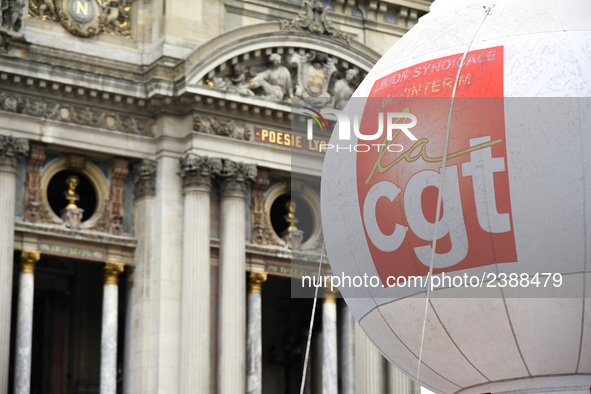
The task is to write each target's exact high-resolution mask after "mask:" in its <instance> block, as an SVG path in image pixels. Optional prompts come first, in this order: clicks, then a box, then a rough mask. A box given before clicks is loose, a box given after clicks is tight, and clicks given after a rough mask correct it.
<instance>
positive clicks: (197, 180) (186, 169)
mask: <svg viewBox="0 0 591 394" xmlns="http://www.w3.org/2000/svg"><path fill="white" fill-rule="evenodd" d="M179 162H180V166H181V171H180V172H179V176H180V177H181V178H182V179H183V188H184V189H185V191H187V190H188V189H193V190H200V191H204V192H209V191H210V187H211V178H212V177H213V176H214V175H216V174H218V173H220V172H221V171H222V160H221V159H210V158H209V157H207V156H199V155H196V154H195V153H191V152H189V153H187V154H186V155H184V156H181V157H180V158H179Z"/></svg>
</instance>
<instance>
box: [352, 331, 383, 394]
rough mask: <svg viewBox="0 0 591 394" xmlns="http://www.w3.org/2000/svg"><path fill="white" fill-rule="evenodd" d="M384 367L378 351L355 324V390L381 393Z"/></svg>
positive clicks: (366, 393)
mask: <svg viewBox="0 0 591 394" xmlns="http://www.w3.org/2000/svg"><path fill="white" fill-rule="evenodd" d="M384 367H385V365H384V358H383V357H382V355H381V354H380V351H379V350H378V349H377V348H376V347H375V345H374V344H373V343H372V342H371V341H370V340H369V338H368V337H367V334H365V332H364V331H363V329H362V328H361V327H360V326H359V324H355V391H356V392H357V393H364V394H382V393H383V392H384V385H385V378H384Z"/></svg>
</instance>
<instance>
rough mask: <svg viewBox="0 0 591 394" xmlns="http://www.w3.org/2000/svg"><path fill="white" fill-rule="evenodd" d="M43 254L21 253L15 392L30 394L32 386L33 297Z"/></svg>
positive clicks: (33, 252) (25, 251)
mask: <svg viewBox="0 0 591 394" xmlns="http://www.w3.org/2000/svg"><path fill="white" fill-rule="evenodd" d="M40 257H41V254H40V253H39V252H36V251H28V250H23V251H22V253H21V274H20V287H19V290H18V311H17V319H16V352H15V353H16V354H15V363H14V364H15V376H14V392H15V393H17V394H29V390H30V386H31V356H32V354H31V351H32V348H33V296H34V293H35V264H36V263H37V261H39V258H40Z"/></svg>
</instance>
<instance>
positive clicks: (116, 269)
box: [105, 263, 125, 285]
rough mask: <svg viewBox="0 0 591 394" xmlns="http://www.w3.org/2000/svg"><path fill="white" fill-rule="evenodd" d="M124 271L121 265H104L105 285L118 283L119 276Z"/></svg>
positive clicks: (123, 266) (123, 265)
mask: <svg viewBox="0 0 591 394" xmlns="http://www.w3.org/2000/svg"><path fill="white" fill-rule="evenodd" d="M124 269H125V264H123V263H105V285H116V284H118V283H119V274H120V273H122V272H123V270H124Z"/></svg>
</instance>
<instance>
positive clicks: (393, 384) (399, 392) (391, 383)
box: [387, 362, 421, 394]
mask: <svg viewBox="0 0 591 394" xmlns="http://www.w3.org/2000/svg"><path fill="white" fill-rule="evenodd" d="M387 368H388V391H387V392H388V393H391V394H420V392H421V389H420V386H419V385H418V384H416V383H415V382H414V381H413V380H412V379H411V378H409V377H408V376H406V375H405V374H404V373H402V371H400V370H399V369H398V368H396V366H395V365H394V364H391V363H389V362H388V366H387Z"/></svg>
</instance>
